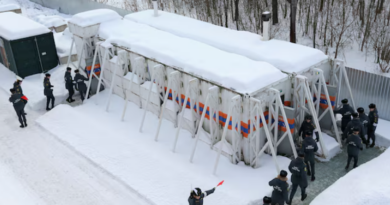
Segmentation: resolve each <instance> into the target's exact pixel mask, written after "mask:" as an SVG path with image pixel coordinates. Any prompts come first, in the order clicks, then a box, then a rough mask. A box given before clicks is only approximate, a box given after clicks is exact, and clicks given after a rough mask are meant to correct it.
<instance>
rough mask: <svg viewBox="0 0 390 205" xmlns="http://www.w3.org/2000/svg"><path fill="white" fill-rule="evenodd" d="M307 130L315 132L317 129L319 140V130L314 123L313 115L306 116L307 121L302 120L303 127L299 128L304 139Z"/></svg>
mask: <svg viewBox="0 0 390 205" xmlns="http://www.w3.org/2000/svg"><path fill="white" fill-rule="evenodd" d="M306 131H310V132H313V131H315V133H316V141H317V142H318V139H319V137H318V131H317V130H316V126H315V125H314V123H313V116H311V115H307V116H305V121H303V122H302V125H301V128H300V129H299V132H298V133H299V135H300V136H302V140H304V139H305V137H306Z"/></svg>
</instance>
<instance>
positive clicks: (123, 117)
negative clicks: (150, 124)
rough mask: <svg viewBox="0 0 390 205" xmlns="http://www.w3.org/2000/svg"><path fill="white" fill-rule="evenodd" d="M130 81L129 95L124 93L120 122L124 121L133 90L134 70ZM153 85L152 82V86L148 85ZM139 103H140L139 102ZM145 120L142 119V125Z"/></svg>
mask: <svg viewBox="0 0 390 205" xmlns="http://www.w3.org/2000/svg"><path fill="white" fill-rule="evenodd" d="M131 74H132V75H131V80H130V83H129V94H127V92H125V93H126V100H125V107H124V108H123V112H122V119H121V120H122V121H124V119H125V115H126V110H127V103H128V101H129V98H130V95H131V91H132V89H133V83H134V76H135V75H136V73H135V69H134V70H133V72H131ZM152 85H153V82H152V84H151V85H150V86H152ZM149 94H150V92H149ZM148 97H149V95H148ZM140 98H141V96H140ZM141 103H142V101H141ZM146 110H147V109H145V111H146ZM144 117H145V116H144ZM144 119H145V118H143V119H142V124H143V120H144ZM142 124H141V128H140V132H141V130H142Z"/></svg>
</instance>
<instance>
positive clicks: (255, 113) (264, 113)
mask: <svg viewBox="0 0 390 205" xmlns="http://www.w3.org/2000/svg"><path fill="white" fill-rule="evenodd" d="M91 12H95V13H96V11H91ZM78 15H81V16H89V14H88V12H85V13H82V14H77V15H76V16H75V17H74V18H75V19H78V20H77V21H76V20H73V19H72V20H71V21H70V23H69V27H70V28H71V32H72V33H73V34H74V35H75V36H80V37H82V38H83V41H79V42H80V43H79V44H77V43H76V46H77V48H78V50H81V52H80V55H84V51H87V52H86V54H87V55H88V54H90V53H91V52H89V51H88V49H92V50H95V54H94V57H93V62H92V64H91V65H90V66H91V67H95V64H96V60H97V59H99V62H100V63H101V71H99V73H97V72H95V69H91V74H90V75H89V76H90V78H92V76H94V77H96V78H98V79H99V84H100V83H101V82H103V83H104V84H105V86H106V87H109V88H110V93H112V92H113V93H115V94H118V95H119V96H121V97H123V98H125V99H127V100H130V101H133V102H135V103H136V104H138V105H139V106H140V107H142V108H144V109H145V112H146V110H149V111H151V112H152V113H154V114H156V115H159V117H160V122H159V125H158V130H157V133H156V138H155V139H156V140H157V139H158V134H159V128H160V125H161V120H162V118H166V119H168V120H170V121H172V122H173V123H174V125H175V126H178V130H177V133H176V141H175V144H174V145H173V151H174V150H175V146H176V142H177V140H178V137H179V132H180V128H183V129H186V130H188V131H190V132H191V133H192V134H193V137H195V138H196V141H195V143H194V145H193V154H194V152H195V149H196V144H197V142H198V140H202V141H204V142H206V143H208V144H209V145H210V147H211V148H213V149H215V150H216V151H218V152H219V154H221V153H222V154H224V155H226V156H227V157H229V158H230V160H231V162H232V163H237V162H239V161H241V160H244V161H245V162H247V163H248V164H250V165H252V166H254V167H257V166H259V165H258V158H259V156H260V155H261V154H262V153H264V151H265V150H266V149H269V150H270V152H271V153H272V156H274V160H275V162H276V151H277V148H278V144H280V142H281V141H282V140H283V139H284V138H285V137H286V136H287V137H288V138H289V142H290V152H292V153H293V154H294V155H295V156H296V150H295V147H294V142H293V139H292V135H291V131H290V126H291V125H290V126H288V125H287V126H286V124H283V123H281V122H289V119H288V118H287V116H286V114H285V111H284V106H283V104H282V100H281V97H280V92H283V93H288V94H290V93H291V87H290V85H291V80H290V79H289V78H288V76H287V75H286V74H284V73H282V72H281V71H280V70H278V69H276V68H275V67H274V66H272V65H270V64H269V63H265V62H260V61H253V60H250V59H248V58H246V57H243V56H240V55H237V54H232V53H228V52H225V51H221V50H219V49H216V48H214V47H212V46H209V45H206V44H203V43H200V42H197V41H194V40H190V39H186V38H180V37H177V36H175V35H173V34H170V33H167V32H164V31H160V30H157V29H155V28H152V27H150V26H147V25H143V24H139V23H135V22H132V21H128V20H121V19H110V18H108V17H104V16H105V15H110V12H102V13H101V16H99V15H95V16H94V18H98V19H108V20H106V21H102V22H98V23H96V24H93V25H90V24H84V22H83V20H81V19H80V18H78V17H77V16H78ZM85 21H89V20H88V19H85ZM72 28H74V29H72ZM86 34H87V35H86ZM83 42H84V43H83ZM85 42H93V44H92V43H90V45H94V46H89V47H87V49H85V48H84V47H85V45H87V44H88V43H85ZM80 48H81V49H80ZM87 55H86V58H91V57H92V55H88V56H87ZM86 66H89V65H86ZM98 90H99V88H98ZM126 102H127V101H126ZM125 109H126V108H125ZM107 110H109V99H108V102H107ZM269 116H272V118H273V119H276V120H268V118H269ZM123 118H124V116H122V119H123ZM144 119H145V115H144V117H143V119H142V122H141V128H140V131H142V123H143V121H144ZM280 124H282V125H280ZM281 127H283V128H284V129H285V130H286V132H285V134H284V135H282V136H280V138H278V137H279V135H278V134H277V133H278V130H279V129H280V128H281ZM275 133H276V134H275ZM203 135H205V136H206V137H205V138H201V137H202V136H203ZM242 147H244V148H242ZM282 151H283V150H282ZM242 153H243V154H244V156H243V155H242ZM193 154H192V156H191V161H192V157H193ZM218 156H219V155H218ZM218 159H219V157H218ZM218 159H217V162H218ZM217 165H218V163H216V166H217ZM278 169H279V168H278ZM214 170H216V167H215V169H214Z"/></svg>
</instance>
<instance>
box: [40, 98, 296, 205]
mask: <svg viewBox="0 0 390 205" xmlns="http://www.w3.org/2000/svg"><path fill="white" fill-rule="evenodd" d="M106 100H107V92H106V91H104V92H103V93H102V95H100V96H98V98H96V97H93V98H91V100H88V101H86V102H85V103H84V104H83V105H82V106H79V107H75V108H72V107H70V106H67V105H60V106H58V107H56V108H55V109H54V110H52V111H50V112H49V113H47V114H46V115H44V116H42V117H41V118H39V119H38V120H37V122H38V123H39V124H40V125H41V126H42V127H43V128H45V129H47V130H48V131H50V132H51V133H53V135H55V136H56V137H58V138H59V139H61V140H63V141H65V142H66V143H68V144H69V145H70V146H72V147H73V148H74V149H75V150H77V151H78V152H80V153H82V154H83V155H84V156H86V157H88V158H90V159H91V160H92V161H94V163H96V164H98V165H99V166H101V167H103V168H104V169H106V170H108V171H109V172H110V173H112V174H113V175H115V176H116V177H118V178H120V180H122V181H124V182H125V183H127V184H128V185H129V186H131V187H132V188H134V189H135V190H136V191H137V192H139V193H140V194H142V195H145V196H147V197H148V199H150V200H151V201H153V202H154V203H156V204H159V205H175V204H185V203H186V200H187V196H188V195H189V192H190V190H191V187H192V188H194V187H201V188H202V189H209V188H212V187H214V186H216V185H217V184H218V182H220V181H221V180H225V184H224V185H223V186H221V187H220V188H218V190H217V191H216V193H215V194H213V195H212V196H210V197H208V198H207V199H206V201H207V203H208V204H226V205H230V204H231V205H239V204H243V205H244V204H248V203H249V202H251V201H256V200H258V199H260V198H262V197H263V196H264V195H269V194H270V192H271V187H269V186H268V181H270V180H271V179H272V178H274V177H275V176H276V175H277V172H276V169H275V166H274V164H273V161H272V159H271V157H270V156H268V155H266V156H264V157H263V158H262V159H260V160H261V161H260V162H261V167H260V168H258V169H253V168H251V167H249V166H245V165H244V164H242V163H240V164H239V165H234V164H231V163H230V161H229V160H228V159H227V158H225V157H223V156H222V157H221V160H220V164H219V169H218V172H217V176H214V175H212V170H213V167H214V163H215V159H216V155H217V153H216V152H215V151H213V150H211V149H210V146H209V145H206V144H204V143H202V142H199V144H198V148H197V151H196V154H195V158H194V163H192V164H191V163H190V162H189V157H190V153H191V150H192V149H191V148H192V145H193V143H194V140H193V139H192V138H191V135H190V133H189V132H187V131H184V130H182V132H181V133H180V138H179V141H178V144H177V150H176V153H172V151H171V148H172V145H173V140H174V136H173V135H172V133H176V132H175V129H174V128H173V124H172V123H171V122H169V121H167V120H163V123H162V129H161V133H160V137H159V141H158V142H155V141H154V136H155V134H156V133H155V132H156V126H157V124H158V118H157V117H156V116H155V115H153V114H151V113H148V114H147V116H146V121H145V125H144V129H143V130H144V132H143V133H139V131H138V130H139V126H140V116H142V113H143V110H141V109H139V107H138V106H136V105H135V104H133V103H129V105H128V108H127V116H128V117H127V118H126V120H125V122H121V121H120V117H121V113H122V109H123V105H124V100H123V99H122V98H120V97H118V96H116V95H114V96H113V97H112V102H111V108H110V112H108V113H107V112H105V111H104V108H105V102H106ZM95 102H98V105H96V103H95ZM66 116H68V117H66ZM97 119H98V120H97ZM69 128H71V129H69ZM278 161H279V163H280V165H281V169H285V170H286V169H287V166H288V164H289V162H290V160H289V159H287V158H284V157H278ZM232 193H234V194H232ZM167 196H169V197H167Z"/></svg>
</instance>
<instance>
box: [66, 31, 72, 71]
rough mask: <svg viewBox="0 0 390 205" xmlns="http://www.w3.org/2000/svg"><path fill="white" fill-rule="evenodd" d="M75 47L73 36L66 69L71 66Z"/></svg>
mask: <svg viewBox="0 0 390 205" xmlns="http://www.w3.org/2000/svg"><path fill="white" fill-rule="evenodd" d="M73 45H74V36H72V44H71V46H70V52H69V56H68V63H67V64H66V67H69V64H70V61H71V57H72V51H73Z"/></svg>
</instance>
